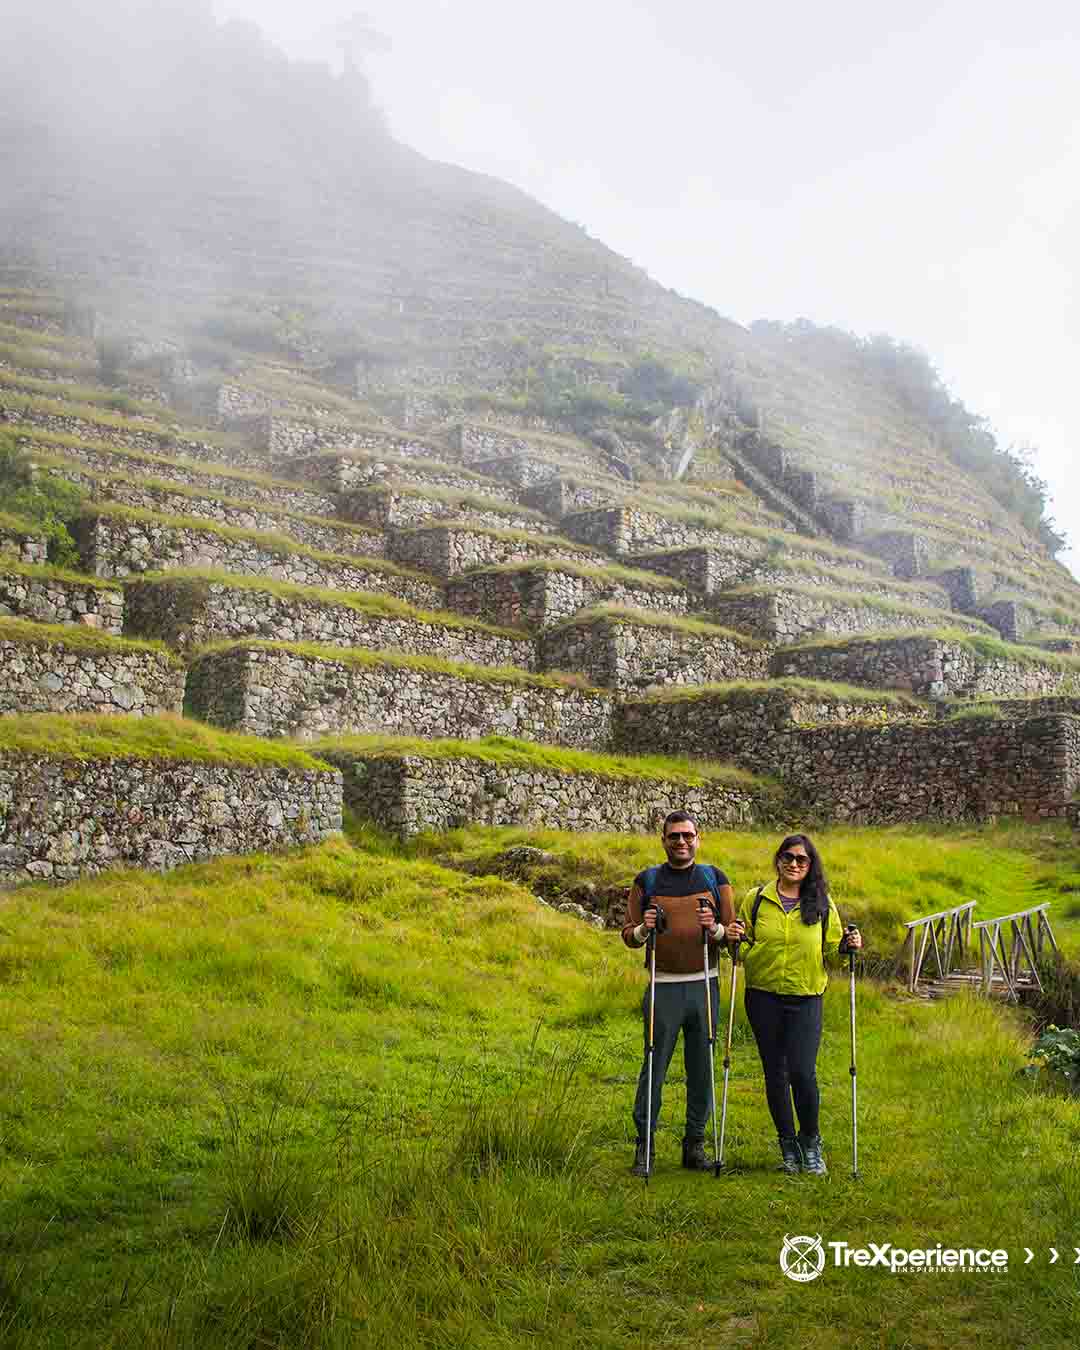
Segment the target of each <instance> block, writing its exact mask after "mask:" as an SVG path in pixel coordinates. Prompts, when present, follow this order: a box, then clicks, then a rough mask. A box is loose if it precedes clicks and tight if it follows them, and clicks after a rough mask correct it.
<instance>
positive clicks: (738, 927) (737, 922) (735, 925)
mask: <svg viewBox="0 0 1080 1350" xmlns="http://www.w3.org/2000/svg"><path fill="white" fill-rule="evenodd" d="M724 936H725V937H726V938H727V940H728V941H729V942H741V941H742V940H743V938H744V937H745V936H746V925H745V924H744V923H743V921H742V919H732V921H731V922H730V923H729V924H728V926H727V927H726V928H725V929H724Z"/></svg>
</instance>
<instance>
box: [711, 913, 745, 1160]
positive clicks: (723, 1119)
mask: <svg viewBox="0 0 1080 1350" xmlns="http://www.w3.org/2000/svg"><path fill="white" fill-rule="evenodd" d="M738 980H739V939H736V941H735V945H734V946H733V947H732V949H731V1003H730V1005H729V1006H728V1022H727V1040H726V1042H725V1043H724V1099H723V1106H722V1108H721V1111H720V1148H719V1150H718V1152H717V1154H716V1175H717V1176H719V1175H720V1169H721V1167H723V1165H724V1134H725V1131H726V1129H727V1090H728V1078H729V1076H730V1074H731V1033H732V1032H733V1031H734V1030H735V989H736V986H737V984H738Z"/></svg>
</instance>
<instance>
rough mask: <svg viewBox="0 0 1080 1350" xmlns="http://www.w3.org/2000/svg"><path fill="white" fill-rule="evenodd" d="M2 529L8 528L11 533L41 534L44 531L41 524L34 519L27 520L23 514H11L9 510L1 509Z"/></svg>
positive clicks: (0, 520) (0, 522)
mask: <svg viewBox="0 0 1080 1350" xmlns="http://www.w3.org/2000/svg"><path fill="white" fill-rule="evenodd" d="M0 530H8V531H9V532H10V533H11V534H32V535H40V534H42V533H43V531H42V528H41V526H40V525H37V524H35V522H34V521H32V520H25V519H24V518H23V517H22V516H12V515H9V514H8V512H7V511H0Z"/></svg>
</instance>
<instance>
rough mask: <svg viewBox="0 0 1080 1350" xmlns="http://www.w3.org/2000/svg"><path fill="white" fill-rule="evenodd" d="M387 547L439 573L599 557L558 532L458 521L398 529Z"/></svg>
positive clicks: (395, 554)
mask: <svg viewBox="0 0 1080 1350" xmlns="http://www.w3.org/2000/svg"><path fill="white" fill-rule="evenodd" d="M389 551H390V556H391V557H392V558H393V559H394V561H395V562H399V563H403V564H404V565H405V566H407V567H415V568H416V569H417V570H419V571H422V572H430V573H432V574H433V575H435V576H438V577H453V576H457V575H458V574H459V573H461V572H468V571H471V570H472V569H473V568H476V567H490V566H498V565H499V564H500V563H513V562H526V561H532V560H541V559H547V558H551V559H554V558H559V559H562V560H564V561H566V562H577V563H583V564H596V563H597V562H600V561H602V559H600V558H598V556H597V555H596V554H595V553H594V552H593V551H592V549H583V548H580V547H577V546H575V545H574V544H571V543H569V542H568V541H567V540H564V539H560V538H559V537H558V536H557V535H541V536H539V537H537V536H529V535H527V534H524V533H520V534H515V533H512V532H510V531H505V532H504V531H498V530H481V529H477V528H475V527H470V526H469V525H465V524H463V523H462V522H460V521H457V522H455V523H452V524H445V525H428V526H422V527H420V528H418V529H414V530H397V531H395V532H394V533H393V534H392V535H391V536H390V550H389Z"/></svg>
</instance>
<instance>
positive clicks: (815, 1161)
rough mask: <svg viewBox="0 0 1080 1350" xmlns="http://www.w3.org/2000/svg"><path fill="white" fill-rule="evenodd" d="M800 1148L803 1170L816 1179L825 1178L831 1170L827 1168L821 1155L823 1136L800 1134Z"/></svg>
mask: <svg viewBox="0 0 1080 1350" xmlns="http://www.w3.org/2000/svg"><path fill="white" fill-rule="evenodd" d="M799 1147H800V1148H801V1149H802V1156H803V1164H802V1170H803V1171H804V1172H811V1173H813V1175H814V1176H816V1177H823V1176H825V1175H826V1174H827V1172H828V1170H829V1169H828V1168H827V1167H826V1166H825V1159H824V1158H823V1157H822V1154H821V1135H820V1134H800V1135H799Z"/></svg>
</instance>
